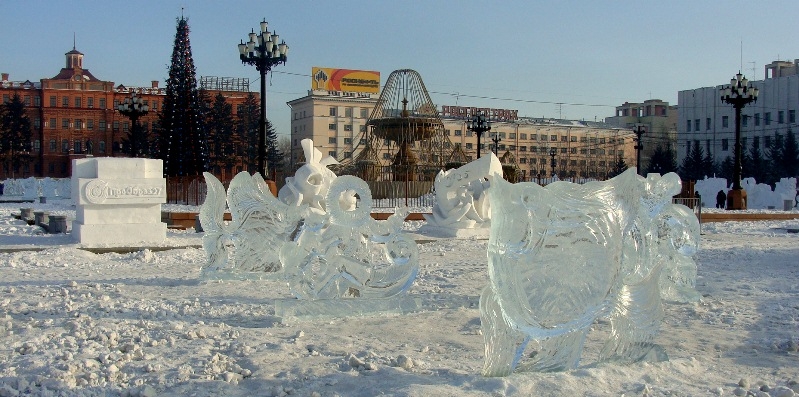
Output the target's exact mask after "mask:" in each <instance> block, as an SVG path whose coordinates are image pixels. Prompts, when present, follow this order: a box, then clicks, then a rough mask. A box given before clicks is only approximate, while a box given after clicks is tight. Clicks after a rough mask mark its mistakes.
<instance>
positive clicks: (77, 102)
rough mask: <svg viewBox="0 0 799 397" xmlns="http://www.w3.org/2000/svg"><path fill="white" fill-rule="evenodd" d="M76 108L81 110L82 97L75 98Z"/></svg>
mask: <svg viewBox="0 0 799 397" xmlns="http://www.w3.org/2000/svg"><path fill="white" fill-rule="evenodd" d="M75 107H76V108H79V107H80V97H76V98H75Z"/></svg>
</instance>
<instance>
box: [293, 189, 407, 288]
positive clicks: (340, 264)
mask: <svg viewBox="0 0 799 397" xmlns="http://www.w3.org/2000/svg"><path fill="white" fill-rule="evenodd" d="M371 201H372V197H371V192H370V191H369V187H368V185H367V184H366V182H364V181H363V180H361V179H360V178H357V177H354V176H349V175H345V176H340V177H338V178H336V179H335V180H333V182H332V183H331V184H330V189H329V191H328V193H327V197H326V198H325V202H326V203H327V206H328V213H327V215H321V214H318V213H313V214H309V215H308V217H307V218H306V219H305V220H304V222H303V224H302V226H301V227H300V229H299V231H298V233H297V235H296V236H295V238H294V239H293V241H292V242H290V243H288V244H285V245H284V246H283V248H282V249H281V251H280V258H281V261H282V262H283V264H284V266H285V268H286V279H287V280H288V284H289V288H290V290H291V292H292V294H294V295H295V296H296V297H297V298H299V299H309V300H316V299H337V298H355V297H361V298H388V297H392V296H395V295H397V294H400V293H402V292H405V291H406V290H407V289H408V288H410V286H411V284H412V283H413V280H414V279H415V277H416V274H417V273H418V270H419V266H418V255H419V253H418V249H417V247H416V242H415V241H414V240H413V239H411V238H410V237H409V236H407V235H406V234H403V233H402V231H401V229H402V222H403V221H404V220H405V217H406V216H407V213H408V211H407V209H401V210H398V211H397V212H396V213H395V214H394V215H392V216H391V217H390V218H389V219H388V220H386V221H384V222H378V221H375V220H374V219H372V217H371V209H372V207H371Z"/></svg>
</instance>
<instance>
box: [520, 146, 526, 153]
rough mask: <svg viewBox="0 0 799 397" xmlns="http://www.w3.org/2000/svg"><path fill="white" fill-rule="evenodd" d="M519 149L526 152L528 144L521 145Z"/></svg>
mask: <svg viewBox="0 0 799 397" xmlns="http://www.w3.org/2000/svg"><path fill="white" fill-rule="evenodd" d="M519 151H520V152H526V151H527V146H519Z"/></svg>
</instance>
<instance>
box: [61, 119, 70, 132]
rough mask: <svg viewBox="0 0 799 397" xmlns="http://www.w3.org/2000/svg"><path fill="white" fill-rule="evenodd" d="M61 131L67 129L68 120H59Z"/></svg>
mask: <svg viewBox="0 0 799 397" xmlns="http://www.w3.org/2000/svg"><path fill="white" fill-rule="evenodd" d="M61 129H63V130H68V129H69V119H61Z"/></svg>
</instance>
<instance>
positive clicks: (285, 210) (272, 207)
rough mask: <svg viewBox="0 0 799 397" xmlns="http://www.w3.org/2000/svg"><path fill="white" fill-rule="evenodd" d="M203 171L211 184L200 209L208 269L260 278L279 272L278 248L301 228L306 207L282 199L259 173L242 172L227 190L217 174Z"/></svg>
mask: <svg viewBox="0 0 799 397" xmlns="http://www.w3.org/2000/svg"><path fill="white" fill-rule="evenodd" d="M203 175H204V176H205V180H206V184H207V186H208V194H207V196H206V199H205V203H204V204H203V206H202V208H201V209H200V222H201V224H202V225H203V229H204V230H205V235H204V236H203V247H204V249H205V252H206V256H207V258H208V262H207V264H206V266H205V267H204V269H203V270H204V272H213V271H225V272H228V273H237V274H240V275H244V274H247V273H249V276H251V277H252V276H255V277H257V276H259V275H262V274H264V273H271V272H276V271H278V270H280V269H281V268H282V265H281V263H280V256H279V252H280V249H281V247H282V246H283V244H285V243H286V242H288V241H289V239H290V236H291V234H292V233H293V232H294V231H295V230H296V229H297V227H298V224H299V222H300V220H301V219H302V217H303V215H304V212H305V209H306V207H305V206H300V207H297V206H288V205H286V204H284V203H282V202H280V200H278V199H277V198H275V197H274V196H273V195H272V193H270V191H269V187H268V186H267V184H266V182H265V181H264V180H263V178H262V177H261V175H260V174H257V173H256V174H254V175H252V176H250V174H248V173H247V172H240V173H239V174H238V175H236V176H235V177H234V178H233V180H232V181H231V182H230V186H229V188H228V191H227V194H225V189H224V186H222V184H221V183H220V182H219V180H217V179H216V178H215V177H214V176H213V175H211V174H209V173H204V174H203ZM226 206H227V207H229V209H230V214H231V219H232V220H231V222H230V224H229V225H225V223H224V221H223V215H224V212H225V208H226ZM228 242H230V243H232V245H233V247H231V244H229V243H228ZM231 248H233V249H231ZM231 251H232V252H231Z"/></svg>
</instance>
